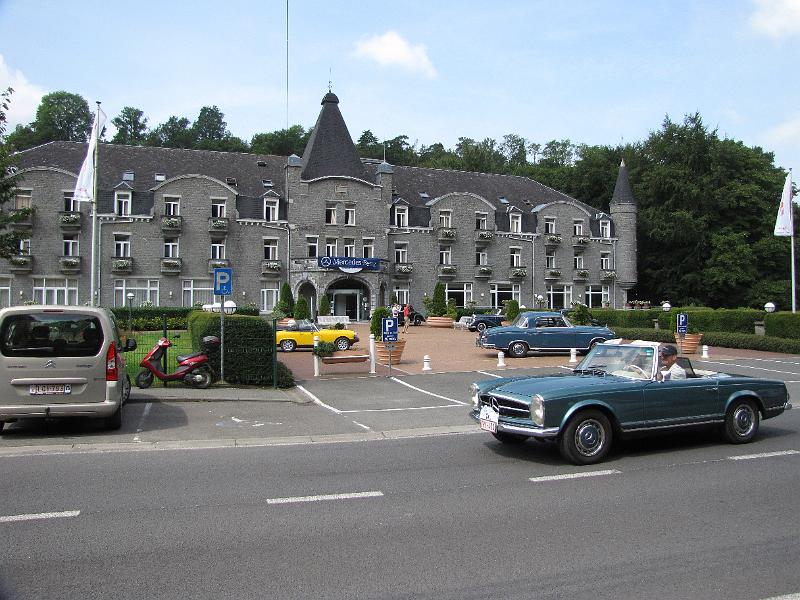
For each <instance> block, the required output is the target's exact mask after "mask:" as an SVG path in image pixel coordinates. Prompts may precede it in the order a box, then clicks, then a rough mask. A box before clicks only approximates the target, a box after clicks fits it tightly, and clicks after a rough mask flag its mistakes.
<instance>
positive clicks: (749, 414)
mask: <svg viewBox="0 0 800 600" xmlns="http://www.w3.org/2000/svg"><path fill="white" fill-rule="evenodd" d="M760 418H761V416H760V415H759V413H758V407H757V406H756V405H755V403H754V402H753V401H752V400H748V399H746V398H742V399H741V400H737V401H736V402H734V403H733V404H732V405H731V407H730V408H729V409H728V412H727V414H726V415H725V427H724V432H725V438H726V439H727V440H728V441H729V442H730V443H731V444H746V443H747V442H751V441H753V438H754V437H756V433H758V424H759V422H760Z"/></svg>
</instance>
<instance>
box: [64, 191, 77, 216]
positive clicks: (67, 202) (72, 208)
mask: <svg viewBox="0 0 800 600" xmlns="http://www.w3.org/2000/svg"><path fill="white" fill-rule="evenodd" d="M63 196H64V210H65V211H66V212H80V210H81V204H80V202H77V201H76V200H75V192H74V191H70V190H65V191H64V192H63Z"/></svg>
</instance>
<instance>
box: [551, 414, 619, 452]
mask: <svg viewBox="0 0 800 600" xmlns="http://www.w3.org/2000/svg"><path fill="white" fill-rule="evenodd" d="M612 436H613V434H612V430H611V423H609V421H608V418H607V417H606V416H605V415H604V414H603V413H601V412H600V411H599V410H583V411H581V412H579V413H578V414H577V415H575V416H574V417H573V418H572V420H570V422H569V424H568V425H567V428H566V429H565V430H564V433H563V434H562V436H561V439H560V440H559V450H560V451H561V455H562V456H563V457H564V458H565V459H567V460H568V461H570V462H572V463H573V464H576V465H591V464H594V463H598V462H600V461H601V460H603V459H604V458H605V456H606V454H608V451H609V450H610V449H611V439H612Z"/></svg>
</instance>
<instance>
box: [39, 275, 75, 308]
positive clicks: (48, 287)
mask: <svg viewBox="0 0 800 600" xmlns="http://www.w3.org/2000/svg"><path fill="white" fill-rule="evenodd" d="M33 301H34V302H35V303H36V304H43V305H52V304H65V305H67V306H77V305H78V280H77V279H70V278H68V277H66V278H61V277H51V278H47V277H36V278H34V280H33Z"/></svg>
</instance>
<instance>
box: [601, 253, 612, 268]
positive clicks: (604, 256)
mask: <svg viewBox="0 0 800 600" xmlns="http://www.w3.org/2000/svg"><path fill="white" fill-rule="evenodd" d="M600 268H601V269H603V270H606V271H608V270H609V269H611V252H601V253H600Z"/></svg>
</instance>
